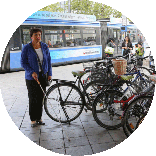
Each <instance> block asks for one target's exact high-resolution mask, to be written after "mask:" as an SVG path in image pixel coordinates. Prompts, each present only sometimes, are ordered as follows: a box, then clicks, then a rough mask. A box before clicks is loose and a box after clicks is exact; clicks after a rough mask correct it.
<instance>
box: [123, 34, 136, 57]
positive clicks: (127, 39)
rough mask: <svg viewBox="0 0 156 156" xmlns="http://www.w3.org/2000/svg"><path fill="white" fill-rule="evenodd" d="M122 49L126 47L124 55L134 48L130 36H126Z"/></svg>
mask: <svg viewBox="0 0 156 156" xmlns="http://www.w3.org/2000/svg"><path fill="white" fill-rule="evenodd" d="M122 49H124V51H123V56H125V55H127V54H129V53H130V50H132V49H133V47H132V43H131V41H130V38H129V37H128V36H126V38H125V40H124V42H123V43H122Z"/></svg>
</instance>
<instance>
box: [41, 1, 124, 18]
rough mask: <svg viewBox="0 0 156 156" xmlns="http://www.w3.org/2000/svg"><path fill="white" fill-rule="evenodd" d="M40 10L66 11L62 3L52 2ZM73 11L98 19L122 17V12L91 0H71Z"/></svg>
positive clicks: (66, 6) (66, 7)
mask: <svg viewBox="0 0 156 156" xmlns="http://www.w3.org/2000/svg"><path fill="white" fill-rule="evenodd" d="M65 9H66V10H68V1H66V4H65ZM39 11H51V12H64V9H63V8H61V7H60V3H59V2H57V3H55V4H51V5H49V6H46V7H44V8H42V9H41V10H39ZM71 12H72V13H75V14H86V15H95V16H96V18H97V19H100V18H109V17H110V15H113V16H114V17H115V18H120V17H121V16H122V13H121V12H119V11H117V10H115V9H113V8H111V7H110V6H107V5H105V4H102V3H97V2H93V1H89V0H71Z"/></svg>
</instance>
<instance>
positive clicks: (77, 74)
mask: <svg viewBox="0 0 156 156" xmlns="http://www.w3.org/2000/svg"><path fill="white" fill-rule="evenodd" d="M72 74H73V76H79V77H80V76H83V75H84V74H86V72H84V71H79V70H77V71H72Z"/></svg>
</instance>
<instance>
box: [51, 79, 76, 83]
mask: <svg viewBox="0 0 156 156" xmlns="http://www.w3.org/2000/svg"><path fill="white" fill-rule="evenodd" d="M53 81H56V83H65V82H70V83H75V81H68V80H60V79H53Z"/></svg>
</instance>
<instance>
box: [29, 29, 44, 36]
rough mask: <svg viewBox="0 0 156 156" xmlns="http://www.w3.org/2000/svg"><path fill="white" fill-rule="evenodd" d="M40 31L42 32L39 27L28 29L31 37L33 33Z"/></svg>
mask: <svg viewBox="0 0 156 156" xmlns="http://www.w3.org/2000/svg"><path fill="white" fill-rule="evenodd" d="M37 32H40V33H41V34H42V30H41V29H39V28H32V29H30V37H32V35H33V33H37Z"/></svg>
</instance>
